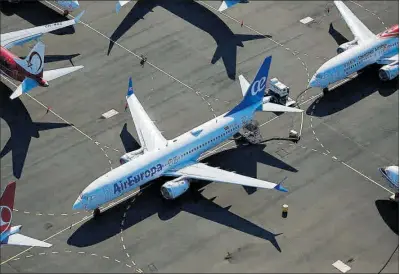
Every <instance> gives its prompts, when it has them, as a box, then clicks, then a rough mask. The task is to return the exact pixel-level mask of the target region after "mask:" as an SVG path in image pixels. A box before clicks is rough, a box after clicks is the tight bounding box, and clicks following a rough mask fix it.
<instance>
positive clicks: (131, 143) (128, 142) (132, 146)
mask: <svg viewBox="0 0 400 274" xmlns="http://www.w3.org/2000/svg"><path fill="white" fill-rule="evenodd" d="M119 137H120V138H121V142H122V145H123V146H124V149H125V152H131V151H134V150H137V149H139V148H140V144H139V143H138V142H137V141H136V140H135V138H133V136H132V134H131V133H130V132H129V131H128V128H127V123H125V124H124V126H123V127H122V130H121V133H120V134H119Z"/></svg>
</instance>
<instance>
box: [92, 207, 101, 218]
mask: <svg viewBox="0 0 400 274" xmlns="http://www.w3.org/2000/svg"><path fill="white" fill-rule="evenodd" d="M100 213H101V212H100V209H99V208H96V209H95V210H93V219H95V220H96V219H98V218H99V217H100Z"/></svg>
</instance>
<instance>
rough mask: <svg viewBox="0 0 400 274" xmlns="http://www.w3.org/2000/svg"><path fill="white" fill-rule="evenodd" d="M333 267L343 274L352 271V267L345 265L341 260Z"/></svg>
mask: <svg viewBox="0 0 400 274" xmlns="http://www.w3.org/2000/svg"><path fill="white" fill-rule="evenodd" d="M332 265H333V266H334V267H335V268H337V269H338V270H339V271H340V272H342V273H346V272H347V271H349V270H350V269H351V267H350V266H348V265H347V264H345V263H343V262H342V261H341V260H337V261H336V262H334V263H333V264H332Z"/></svg>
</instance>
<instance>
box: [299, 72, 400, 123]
mask: <svg viewBox="0 0 400 274" xmlns="http://www.w3.org/2000/svg"><path fill="white" fill-rule="evenodd" d="M377 67H380V66H371V67H368V68H365V69H364V70H363V72H362V73H361V74H359V75H358V76H357V77H356V78H354V79H352V80H349V81H348V82H346V83H344V84H342V85H340V86H338V87H336V88H335V89H332V90H331V91H330V92H329V93H328V95H326V96H323V97H321V98H317V99H316V100H315V101H314V102H313V103H312V104H311V105H310V106H309V107H308V109H307V111H306V113H307V115H311V116H316V117H325V116H328V115H331V114H334V113H336V112H339V111H341V110H343V109H345V108H348V107H349V106H351V105H353V104H355V103H357V102H358V101H361V100H362V99H364V98H366V97H368V96H370V95H371V94H372V93H374V92H376V91H379V94H380V95H381V96H383V97H387V96H390V95H392V94H393V93H395V92H396V91H397V90H398V89H399V84H398V81H397V80H396V79H393V80H391V81H387V82H382V81H380V79H379V77H378V71H377ZM313 108H314V109H313Z"/></svg>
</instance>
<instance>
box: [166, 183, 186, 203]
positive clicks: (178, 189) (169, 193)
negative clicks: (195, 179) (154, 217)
mask: <svg viewBox="0 0 400 274" xmlns="http://www.w3.org/2000/svg"><path fill="white" fill-rule="evenodd" d="M189 187H190V182H189V180H187V179H178V180H173V181H169V182H166V183H165V184H163V185H162V186H161V194H162V196H163V197H164V198H165V199H167V200H173V199H176V198H178V197H179V196H181V195H182V194H183V193H185V192H186V191H187V190H188V189H189Z"/></svg>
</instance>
